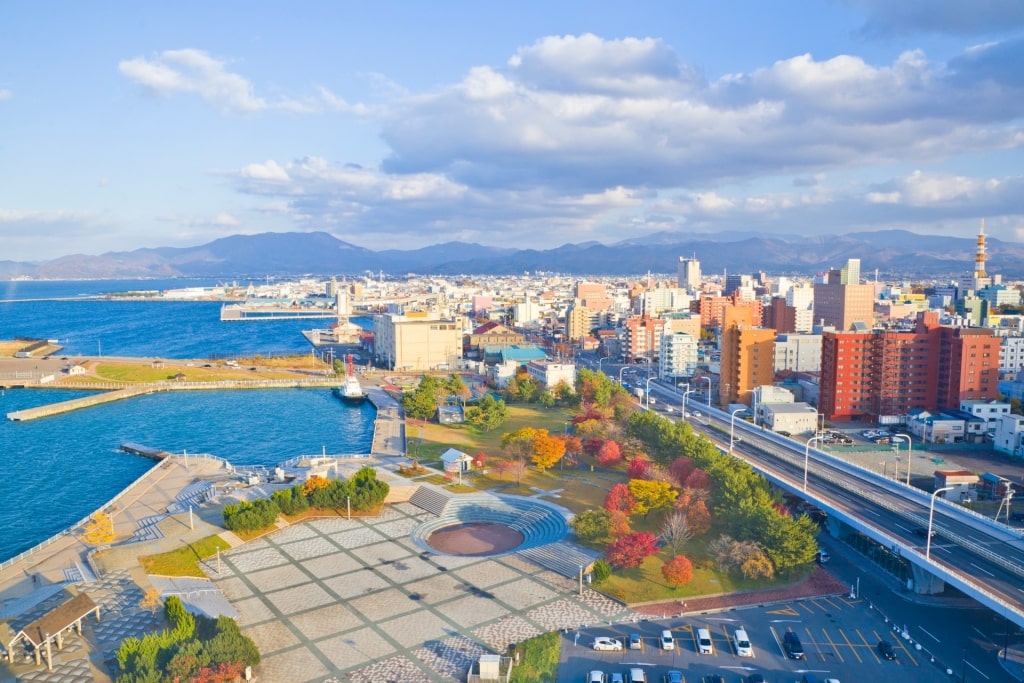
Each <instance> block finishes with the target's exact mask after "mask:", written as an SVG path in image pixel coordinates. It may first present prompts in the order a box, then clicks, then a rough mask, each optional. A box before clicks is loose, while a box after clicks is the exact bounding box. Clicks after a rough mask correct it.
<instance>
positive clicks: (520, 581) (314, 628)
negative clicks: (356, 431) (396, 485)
mask: <svg viewBox="0 0 1024 683" xmlns="http://www.w3.org/2000/svg"><path fill="white" fill-rule="evenodd" d="M431 518H433V515H431V514H430V513H427V512H424V511H423V510H422V509H420V508H418V507H416V506H414V505H411V504H408V503H400V504H397V505H390V506H387V507H386V508H385V509H384V511H383V512H382V514H381V516H380V517H379V518H376V519H353V520H347V519H342V518H330V519H321V520H314V521H309V522H304V523H302V524H296V525H294V526H291V527H288V528H286V529H282V530H280V531H276V532H274V533H272V534H270V535H268V536H264V537H262V538H260V539H259V540H256V541H253V542H251V543H247V544H246V545H244V546H241V547H238V548H235V549H234V550H232V551H230V552H228V553H224V554H223V557H222V560H223V571H222V572H221V573H220V575H217V573H216V572H214V571H211V572H210V574H211V577H212V578H213V579H214V581H215V583H216V584H217V586H219V587H220V589H221V590H222V591H223V593H224V594H225V595H226V596H227V597H228V599H229V600H230V601H231V603H232V605H233V606H234V607H235V608H236V609H237V610H238V612H239V623H240V625H241V626H242V629H243V632H244V633H245V634H246V635H249V636H250V637H252V638H253V640H255V641H256V644H257V646H258V647H259V649H260V652H261V653H262V655H263V662H262V663H261V664H260V666H259V667H258V668H257V671H256V673H257V675H258V676H259V678H260V680H264V681H274V682H275V683H340V682H341V681H343V680H344V681H357V682H358V681H365V682H366V683H369V682H371V681H394V682H395V683H419V682H421V681H423V682H435V681H462V680H465V674H466V672H467V670H468V669H469V666H470V664H471V663H472V662H473V661H474V660H475V659H476V658H477V657H478V656H479V655H480V654H483V653H487V652H498V653H501V652H505V651H506V650H507V648H508V646H509V645H510V644H513V643H518V642H521V641H522V640H525V639H527V638H530V637H532V636H535V635H539V634H541V633H545V632H548V631H553V630H557V629H563V628H575V627H577V626H580V625H583V624H588V625H592V624H595V623H598V622H603V621H632V620H633V619H635V618H637V615H636V614H635V613H634V612H632V611H631V610H629V609H627V608H625V607H623V606H622V605H621V604H619V603H617V602H615V601H613V600H610V599H608V598H606V597H605V596H603V595H601V594H599V593H597V592H595V591H592V590H589V589H586V590H584V592H583V595H582V596H579V595H578V594H577V591H578V588H577V584H576V582H575V581H574V580H573V579H568V578H565V577H563V576H560V575H558V574H555V573H554V572H550V571H547V570H544V569H541V568H540V567H538V566H537V565H535V564H533V563H531V562H529V561H527V560H525V559H523V558H521V557H520V556H518V555H517V554H515V553H513V554H509V555H503V556H500V557H493V558H481V557H455V556H448V555H441V554H436V553H428V552H422V551H421V550H420V548H419V547H417V546H416V545H415V544H414V543H413V542H412V541H411V540H410V537H409V534H410V532H411V531H412V530H413V529H414V528H415V527H416V526H418V525H419V524H421V523H422V522H425V521H427V520H428V519H431Z"/></svg>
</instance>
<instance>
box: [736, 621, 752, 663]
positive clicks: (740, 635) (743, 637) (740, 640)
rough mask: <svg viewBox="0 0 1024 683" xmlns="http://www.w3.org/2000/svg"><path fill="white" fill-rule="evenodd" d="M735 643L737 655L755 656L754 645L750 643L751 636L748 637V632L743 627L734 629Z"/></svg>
mask: <svg viewBox="0 0 1024 683" xmlns="http://www.w3.org/2000/svg"><path fill="white" fill-rule="evenodd" d="M732 642H733V645H735V646H736V655H737V656H739V657H753V656H754V647H753V646H752V645H751V644H750V638H748V637H747V632H746V631H745V630H743V629H741V628H738V629H736V630H735V631H733V634H732Z"/></svg>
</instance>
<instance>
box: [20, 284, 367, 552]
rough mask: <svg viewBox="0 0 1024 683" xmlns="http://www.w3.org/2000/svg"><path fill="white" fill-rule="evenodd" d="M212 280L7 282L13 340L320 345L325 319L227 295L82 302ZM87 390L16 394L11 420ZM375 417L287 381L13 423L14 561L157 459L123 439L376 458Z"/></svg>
mask: <svg viewBox="0 0 1024 683" xmlns="http://www.w3.org/2000/svg"><path fill="white" fill-rule="evenodd" d="M201 284H213V283H201V282H193V281H187V282H183V281H180V280H170V281H149V280H147V281H95V282H93V281H89V282H77V281H76V282H14V283H0V301H2V302H0V339H11V338H13V337H15V336H22V337H37V338H47V339H58V340H59V342H60V343H61V344H62V345H63V346H64V347H65V349H64V351H63V352H62V353H66V354H68V355H80V354H85V355H90V356H93V355H97V351H98V350H100V349H101V351H102V355H116V356H146V357H163V358H205V357H207V356H209V355H212V354H227V355H232V354H253V353H281V352H288V351H290V352H296V353H308V352H309V350H310V345H309V343H308V342H307V341H306V339H305V338H304V337H303V336H302V334H301V330H302V329H309V328H310V327H311V326H314V325H320V324H323V322H324V321H310V320H305V321H292V320H286V321H259V322H253V321H248V322H224V323H222V322H220V319H219V314H220V304H219V303H216V302H169V301H110V300H91V299H85V300H76V299H77V298H78V297H80V296H81V295H96V294H102V293H105V292H123V291H129V290H142V289H166V288H176V287H185V286H198V285H201ZM58 298H60V299H65V298H69V299H71V300H60V301H56V300H53V299H58ZM98 347H99V348H98ZM85 393H86V392H82V391H70V390H60V389H8V390H6V391H3V392H2V394H0V416H4V415H6V414H7V413H9V412H12V411H15V410H21V409H23V408H29V407H33V406H38V405H44V404H47V403H52V402H56V401H62V400H66V399H70V398H75V397H77V396H81V395H84V394H85ZM374 415H375V412H374V409H373V406H372V405H369V404H363V405H358V406H352V405H347V404H344V403H342V402H341V401H338V400H337V399H335V398H334V397H333V396H332V395H331V393H330V391H329V390H327V389H277V390H267V391H201V392H194V393H193V392H188V393H185V392H170V393H162V394H154V395H150V396H142V397H138V398H134V399H129V400H126V401H119V402H114V403H109V404H105V405H102V406H98V407H95V408H89V409H85V410H80V411H75V412H71V413H66V414H64V415H59V416H55V417H50V418H44V419H40V420H35V421H31V422H11V421H8V420H6V419H0V470H2V471H3V473H4V475H5V476H3V477H0V499H2V500H4V501H5V505H3V506H0V561H2V560H4V559H7V558H9V557H13V556H14V555H17V554H18V553H20V552H22V551H24V550H26V549H28V548H30V547H32V546H34V545H36V544H37V543H39V542H41V541H43V540H45V539H46V538H48V537H49V536H51V535H53V534H54V533H57V532H59V531H61V530H62V529H64V528H66V527H67V526H68V525H69V524H72V523H74V522H75V521H77V520H79V519H81V518H82V517H84V516H85V515H87V514H89V513H90V512H92V511H93V510H95V509H96V508H97V507H99V506H100V505H102V504H103V503H105V502H106V501H108V500H109V499H110V498H112V497H113V496H115V495H116V494H117V493H118V492H119V491H120V490H121V489H122V488H124V487H125V486H126V485H127V484H129V483H130V482H132V481H133V480H135V479H136V478H138V477H139V476H140V475H141V474H142V473H144V472H145V471H146V470H147V469H149V468H150V467H152V466H153V464H154V463H153V462H152V461H150V460H146V459H144V458H141V457H138V456H133V455H129V454H126V453H122V452H120V451H119V450H118V449H119V447H120V445H121V444H122V443H125V442H129V441H131V442H135V443H140V444H144V445H147V446H152V447H154V448H160V449H163V450H167V451H170V452H174V453H181V452H182V451H188V452H189V453H209V454H211V455H216V456H219V457H222V458H225V459H227V460H230V461H231V462H232V463H235V464H238V465H272V464H274V463H277V462H280V461H282V460H286V459H288V458H292V457H295V456H298V455H305V454H316V453H321V452H322V451H324V450H326V452H327V453H354V452H364V453H365V452H367V451H369V449H370V443H371V440H372V436H373V418H374Z"/></svg>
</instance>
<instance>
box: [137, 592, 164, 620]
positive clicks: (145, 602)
mask: <svg viewBox="0 0 1024 683" xmlns="http://www.w3.org/2000/svg"><path fill="white" fill-rule="evenodd" d="M162 605H163V600H162V599H161V597H160V589H159V588H150V589H149V590H147V591H146V594H145V595H143V596H142V600H140V601H139V607H141V608H142V609H145V610H149V613H150V614H156V611H157V610H158V609H160V607H161V606H162Z"/></svg>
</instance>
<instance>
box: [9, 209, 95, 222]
mask: <svg viewBox="0 0 1024 683" xmlns="http://www.w3.org/2000/svg"><path fill="white" fill-rule="evenodd" d="M92 217H93V214H92V213H91V212H89V211H65V210H56V211H39V210H25V209H5V208H3V207H0V223H26V224H29V223H32V224H49V223H64V222H68V221H85V220H89V219H91V218H92Z"/></svg>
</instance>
